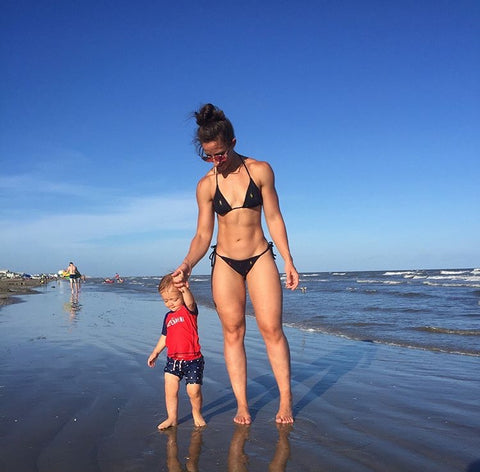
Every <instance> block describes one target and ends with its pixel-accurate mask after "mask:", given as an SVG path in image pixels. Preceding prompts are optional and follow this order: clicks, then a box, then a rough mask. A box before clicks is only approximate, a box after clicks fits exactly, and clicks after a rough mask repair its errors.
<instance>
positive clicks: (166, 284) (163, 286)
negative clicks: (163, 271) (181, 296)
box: [158, 274, 173, 293]
mask: <svg viewBox="0 0 480 472" xmlns="http://www.w3.org/2000/svg"><path fill="white" fill-rule="evenodd" d="M172 285H173V277H172V274H167V275H164V276H163V277H162V278H161V279H160V283H159V284H158V293H162V292H165V290H167V289H169V288H170V287H171V286H172Z"/></svg>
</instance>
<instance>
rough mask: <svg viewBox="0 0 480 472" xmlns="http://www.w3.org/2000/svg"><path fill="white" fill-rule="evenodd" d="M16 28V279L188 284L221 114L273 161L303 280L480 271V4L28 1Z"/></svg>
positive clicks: (5, 93)
mask: <svg viewBox="0 0 480 472" xmlns="http://www.w3.org/2000/svg"><path fill="white" fill-rule="evenodd" d="M0 17H1V19H0V26H1V36H2V37H1V46H0V48H1V49H0V51H1V62H2V70H3V72H2V78H1V116H0V162H1V164H0V169H1V172H0V269H1V268H6V269H7V268H8V269H10V270H15V271H27V272H32V273H35V272H56V271H57V270H58V269H60V268H63V267H66V266H67V264H68V262H69V261H70V260H73V261H74V262H75V263H76V264H77V265H78V266H79V268H80V270H81V271H82V272H84V273H85V274H87V275H92V276H108V275H112V274H113V273H115V272H119V273H121V274H123V275H141V274H143V275H158V274H161V273H164V272H166V271H169V270H172V269H174V268H175V267H176V266H177V265H178V263H179V262H180V261H181V260H182V259H183V257H184V255H185V253H186V251H187V248H188V245H189V242H190V239H191V237H192V236H193V233H194V231H195V224H196V203H195V186H196V183H197V181H198V179H199V178H200V177H201V176H202V175H203V174H204V173H205V172H206V171H207V170H208V164H205V163H204V162H202V161H201V160H200V159H199V158H198V157H197V156H196V154H195V150H194V147H193V145H192V138H193V133H194V129H195V128H194V122H193V120H192V119H190V118H189V116H190V114H191V112H192V111H194V110H195V109H197V108H198V106H199V105H201V104H203V103H206V102H211V103H214V104H216V105H218V106H219V107H220V108H222V109H224V111H225V112H226V114H227V116H228V117H229V118H230V119H231V121H232V122H233V124H234V126H235V131H236V135H237V141H238V145H237V151H239V152H240V153H242V154H245V155H248V156H252V157H255V158H257V159H261V160H267V161H268V162H270V164H271V165H272V167H273V169H274V171H275V175H276V185H277V190H278V193H279V196H280V204H281V208H282V212H283V215H284V218H285V221H286V223H287V228H288V233H289V240H290V245H291V250H292V253H293V256H294V259H295V262H296V265H297V268H298V269H299V271H343V270H395V269H421V268H462V267H479V266H480V244H479V243H480V237H479V235H480V218H479V214H480V212H479V209H480V190H479V188H480V160H479V154H480V153H479V150H480V133H479V129H480V127H479V125H480V119H479V118H480V116H479V115H480V61H479V57H480V35H479V33H478V25H479V24H480V3H479V2H478V1H473V0H472V1H462V0H460V1H440V0H437V1H421V0H420V1H418V0H417V1H402V2H386V1H361V2H360V1H353V0H352V1H348V0H347V1H341V0H340V1H333V0H332V1H303V0H300V1H295V2H294V1H288V2H287V1H281V0H280V1H279V0H277V1H263V2H258V1H250V0H246V1H242V2H230V1H225V2H212V1H202V0H197V1H183V2H161V1H142V0H140V1H138V2H131V1H100V2H99V1H95V2H94V1H90V0H87V1H82V2H73V1H68V0H67V1H62V2H52V1H47V2H33V1H22V0H19V1H15V2H14V1H6V2H3V3H2V14H1V15H0ZM278 261H279V266H280V269H281V270H283V263H282V261H281V259H279V260H278ZM207 263H208V259H207V258H206V257H205V259H204V260H203V261H202V262H201V263H200V264H199V265H198V266H197V268H196V269H195V272H196V273H198V274H206V273H208V272H209V266H208V264H207Z"/></svg>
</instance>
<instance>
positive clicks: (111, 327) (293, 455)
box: [0, 281, 480, 472]
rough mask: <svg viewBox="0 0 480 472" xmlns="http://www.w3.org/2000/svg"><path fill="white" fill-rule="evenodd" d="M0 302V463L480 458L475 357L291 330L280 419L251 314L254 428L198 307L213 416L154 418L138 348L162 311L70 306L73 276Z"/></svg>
mask: <svg viewBox="0 0 480 472" xmlns="http://www.w3.org/2000/svg"><path fill="white" fill-rule="evenodd" d="M38 290H39V291H40V292H41V295H35V296H31V295H27V296H23V298H22V299H23V300H24V302H25V303H19V304H11V305H8V306H3V307H2V308H1V309H0V325H1V330H0V339H1V344H0V346H1V347H0V349H1V356H0V471H2V472H3V471H15V472H23V471H40V472H43V471H45V472H47V471H48V472H56V471H62V472H64V471H67V470H68V471H69V472H76V471H79V472H80V471H81V472H89V471H102V472H104V471H105V472H107V471H108V472H110V471H112V472H113V471H115V472H118V471H121V472H127V471H169V472H171V471H177V470H181V467H186V466H188V467H189V468H188V470H199V471H208V472H211V471H230V472H232V471H235V472H238V471H250V472H252V471H254V472H256V471H266V470H271V471H295V472H299V471H306V472H309V471H312V472H313V471H315V472H319V471H349V472H351V471H382V472H383V471H402V472H405V471H432V472H442V471H446V472H447V471H448V472H450V471H469V472H473V471H479V470H480V434H479V433H480V414H479V413H480V407H479V393H480V390H479V382H478V367H479V365H480V359H479V358H478V357H469V356H459V355H452V354H442V353H433V352H427V351H421V350H413V349H402V348H397V347H393V346H384V345H378V344H373V343H368V342H359V341H351V340H348V339H343V338H339V337H335V336H328V335H321V334H318V333H312V332H302V331H299V330H295V329H289V328H287V329H286V333H287V336H288V339H289V342H290V348H291V354H292V386H293V394H294V413H295V417H296V422H295V424H294V426H292V427H289V426H283V427H278V426H277V425H276V424H275V421H274V416H275V413H276V407H277V404H278V393H277V391H276V386H275V382H274V379H273V377H272V374H271V371H270V368H269V364H268V361H267V359H266V356H265V348H264V345H263V342H262V340H261V338H260V336H259V335H258V331H257V329H256V325H255V321H254V320H252V319H248V323H247V324H248V334H247V338H246V348H247V355H248V367H249V373H248V377H249V384H248V392H249V398H250V405H251V409H252V415H253V419H254V421H253V424H252V425H251V426H249V427H245V426H236V425H234V424H233V422H232V418H233V415H234V412H235V402H234V399H233V395H232V392H231V389H230V387H229V382H228V376H227V373H226V369H225V366H224V362H223V356H222V351H223V347H222V335H221V329H220V325H219V322H218V318H217V316H216V314H215V312H214V311H212V310H210V309H208V308H204V307H200V317H199V325H200V327H199V329H200V340H201V344H202V351H203V354H204V356H205V359H206V367H205V379H204V386H203V396H204V409H203V413H204V417H205V419H206V420H207V422H208V425H207V426H206V427H205V428H203V429H195V428H193V427H192V419H191V416H190V414H189V412H190V407H189V402H188V399H187V396H186V394H185V388H184V385H183V384H182V388H181V395H180V417H181V420H180V424H179V426H178V427H177V428H173V429H171V430H168V431H167V432H159V431H157V429H156V426H157V424H158V423H159V422H160V421H161V420H162V419H164V417H165V407H164V396H163V363H164V359H165V358H164V356H163V354H162V356H161V357H160V359H159V361H158V362H157V367H156V368H155V369H150V368H149V367H148V366H147V364H146V361H147V357H148V355H149V353H150V352H151V349H152V347H153V346H154V345H155V343H156V341H157V339H158V336H159V334H160V330H161V323H162V321H163V315H164V313H165V308H164V307H163V305H162V304H161V302H160V301H159V300H158V301H157V300H156V299H154V298H153V297H148V296H145V298H140V297H138V296H136V297H131V296H129V294H128V293H121V292H120V291H116V290H112V291H111V292H105V293H100V292H97V291H95V290H92V289H91V288H89V286H88V284H86V285H85V286H84V287H83V288H82V291H81V293H80V296H79V300H78V303H77V302H76V300H74V299H71V298H70V297H71V295H70V288H69V285H68V282H64V281H61V282H57V283H51V284H49V285H48V286H42V287H40V288H39V289H38Z"/></svg>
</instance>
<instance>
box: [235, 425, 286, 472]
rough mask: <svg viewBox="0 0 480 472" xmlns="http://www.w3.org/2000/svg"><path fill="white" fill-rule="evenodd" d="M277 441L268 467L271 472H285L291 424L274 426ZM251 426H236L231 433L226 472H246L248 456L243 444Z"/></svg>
mask: <svg viewBox="0 0 480 472" xmlns="http://www.w3.org/2000/svg"><path fill="white" fill-rule="evenodd" d="M276 426H277V430H278V441H277V446H276V448H275V454H274V455H273V459H272V461H271V462H270V464H269V466H268V470H269V471H272V472H285V468H286V466H287V462H288V459H289V457H290V441H289V434H290V432H291V431H292V429H293V425H291V424H276ZM250 428H251V425H237V426H236V428H235V431H234V432H233V436H232V440H231V442H230V449H229V451H228V472H247V471H248V455H247V454H246V453H245V443H246V441H247V439H248V436H249V433H250Z"/></svg>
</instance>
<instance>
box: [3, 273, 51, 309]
mask: <svg viewBox="0 0 480 472" xmlns="http://www.w3.org/2000/svg"><path fill="white" fill-rule="evenodd" d="M39 285H42V281H41V280H39V279H23V278H14V279H7V278H1V279H0V308H1V307H2V306H4V305H10V304H11V303H17V302H19V301H21V300H20V299H19V298H18V296H19V295H25V294H27V293H35V290H34V289H35V287H38V286H39Z"/></svg>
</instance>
